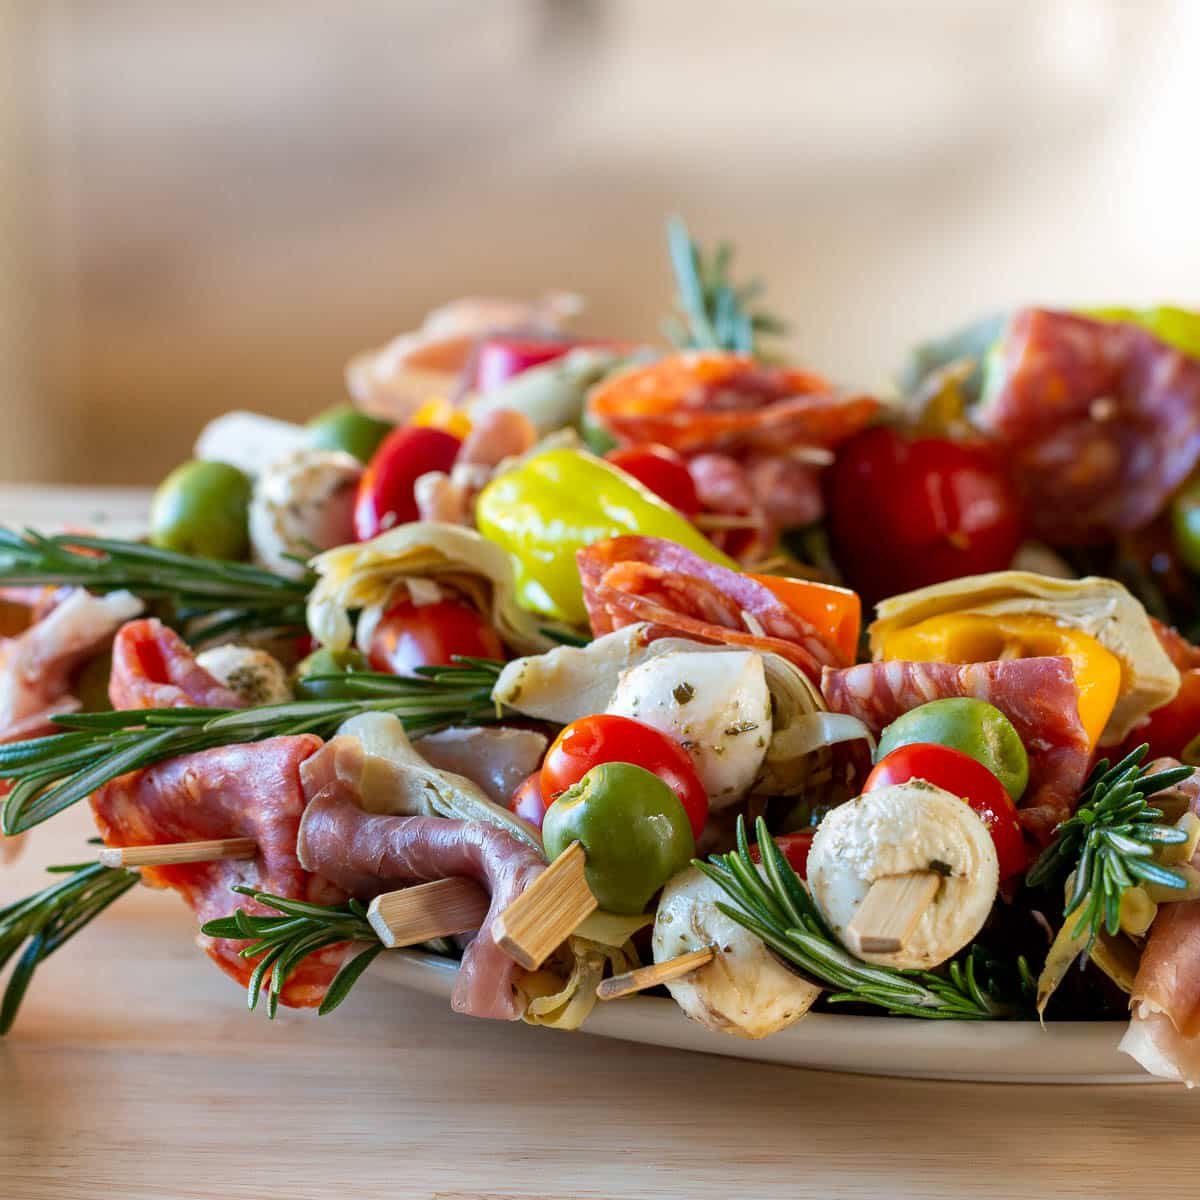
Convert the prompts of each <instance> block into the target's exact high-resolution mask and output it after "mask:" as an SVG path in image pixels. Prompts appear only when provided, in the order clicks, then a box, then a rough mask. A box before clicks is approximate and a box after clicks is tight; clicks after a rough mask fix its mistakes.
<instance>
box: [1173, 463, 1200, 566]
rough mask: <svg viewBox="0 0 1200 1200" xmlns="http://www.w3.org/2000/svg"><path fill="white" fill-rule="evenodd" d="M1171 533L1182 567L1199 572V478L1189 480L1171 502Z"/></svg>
mask: <svg viewBox="0 0 1200 1200" xmlns="http://www.w3.org/2000/svg"><path fill="white" fill-rule="evenodd" d="M1171 533H1172V534H1173V535H1174V541H1175V552H1176V553H1177V554H1178V555H1179V557H1180V558H1181V559H1182V560H1183V563H1184V565H1185V566H1186V567H1187V568H1188V569H1189V570H1192V571H1200V477H1197V478H1194V479H1190V480H1188V482H1187V483H1185V484H1184V485H1183V487H1181V488H1180V489H1179V491H1177V492H1176V493H1175V498H1174V499H1173V500H1172V501H1171Z"/></svg>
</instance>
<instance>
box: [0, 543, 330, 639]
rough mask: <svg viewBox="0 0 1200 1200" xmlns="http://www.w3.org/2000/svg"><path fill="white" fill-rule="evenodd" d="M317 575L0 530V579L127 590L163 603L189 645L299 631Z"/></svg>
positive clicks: (20, 583)
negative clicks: (245, 634)
mask: <svg viewBox="0 0 1200 1200" xmlns="http://www.w3.org/2000/svg"><path fill="white" fill-rule="evenodd" d="M316 580H317V577H316V575H314V574H313V573H312V572H306V573H305V575H304V576H303V577H302V578H300V579H287V578H285V577H284V576H282V575H277V574H275V572H273V571H266V570H264V569H263V568H261V567H255V566H251V565H250V564H249V563H240V562H227V561H225V560H223V559H216V558H199V557H195V556H193V555H189V554H177V553H175V552H174V551H172V550H160V549H158V548H157V547H155V546H150V545H146V544H144V543H142V542H131V541H123V540H121V539H119V538H102V537H86V536H84V535H82V534H56V535H54V536H53V537H47V536H45V535H44V534H40V533H35V532H34V531H32V530H26V531H25V533H23V534H18V533H14V532H13V531H12V530H9V529H0V584H2V585H4V586H6V587H17V586H37V585H44V586H54V587H66V586H76V587H85V588H87V589H88V590H89V591H92V592H96V593H98V594H104V593H107V592H118V591H129V592H132V593H133V594H134V595H135V596H139V597H140V598H141V599H143V600H148V601H161V602H163V603H165V604H167V605H168V606H169V607H170V610H171V611H170V616H171V619H172V620H173V622H174V623H176V624H178V625H180V626H181V627H183V628H184V629H185V632H187V633H188V635H189V637H190V640H192V641H195V642H200V641H206V640H209V639H212V638H215V637H218V636H220V637H228V636H229V635H230V634H233V633H241V632H246V631H248V630H252V629H272V630H280V631H293V630H295V631H303V630H304V627H305V625H304V602H305V600H306V598H307V596H308V593H309V592H310V591H311V590H312V588H313V586H314V585H315V583H316Z"/></svg>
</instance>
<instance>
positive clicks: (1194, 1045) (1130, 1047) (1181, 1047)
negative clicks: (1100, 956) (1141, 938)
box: [1121, 758, 1200, 1085]
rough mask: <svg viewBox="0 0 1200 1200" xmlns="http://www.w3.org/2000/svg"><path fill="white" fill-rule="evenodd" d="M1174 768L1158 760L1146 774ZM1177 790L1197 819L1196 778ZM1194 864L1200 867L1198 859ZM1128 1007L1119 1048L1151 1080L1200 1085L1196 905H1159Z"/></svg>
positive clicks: (1199, 784)
mask: <svg viewBox="0 0 1200 1200" xmlns="http://www.w3.org/2000/svg"><path fill="white" fill-rule="evenodd" d="M1177 765H1178V764H1177V762H1176V761H1175V760H1174V759H1169V758H1162V759H1157V760H1156V761H1155V762H1153V763H1151V764H1150V765H1149V767H1148V768H1147V769H1148V770H1151V771H1155V770H1164V769H1165V768H1167V767H1173V766H1177ZM1176 789H1177V790H1178V791H1180V792H1182V793H1183V794H1184V795H1185V796H1186V797H1187V799H1188V802H1189V803H1190V805H1191V808H1192V811H1193V812H1194V813H1196V814H1197V815H1200V774H1197V775H1193V776H1192V777H1191V779H1185V780H1184V781H1183V783H1181V784H1177V785H1176ZM1192 865H1193V866H1197V867H1200V854H1197V855H1196V856H1195V857H1194V858H1193V859H1192ZM1130 1003H1131V1008H1132V1017H1131V1020H1130V1022H1129V1032H1128V1033H1127V1034H1126V1035H1125V1037H1124V1039H1123V1040H1122V1042H1121V1049H1122V1050H1124V1051H1125V1052H1126V1053H1127V1054H1130V1055H1132V1056H1133V1057H1134V1058H1135V1059H1137V1061H1138V1062H1140V1063H1141V1064H1142V1066H1143V1067H1145V1068H1146V1070H1148V1071H1150V1072H1151V1073H1152V1074H1154V1075H1159V1076H1162V1077H1164V1078H1167V1079H1182V1080H1184V1081H1186V1082H1187V1083H1188V1084H1189V1085H1195V1084H1197V1083H1200V900H1182V901H1178V902H1176V903H1174V904H1163V905H1160V906H1159V910H1158V916H1156V917H1155V918H1154V924H1153V925H1152V926H1151V928H1150V936H1149V937H1148V938H1147V939H1146V947H1145V949H1144V950H1143V951H1142V960H1141V963H1140V965H1139V966H1138V973H1137V977H1136V979H1135V980H1134V983H1133V995H1132V997H1131V1000H1130Z"/></svg>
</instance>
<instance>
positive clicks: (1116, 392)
mask: <svg viewBox="0 0 1200 1200" xmlns="http://www.w3.org/2000/svg"><path fill="white" fill-rule="evenodd" d="M1002 356H1003V357H1002V362H1001V386H1000V387H999V389H998V390H996V391H994V392H993V393H992V394H991V395H990V396H989V397H988V398H987V399H985V401H984V402H983V404H982V405H981V407H980V408H979V410H978V412H977V414H976V420H977V422H978V424H979V425H980V426H982V427H983V428H984V429H986V430H988V431H989V432H991V433H992V434H994V435H995V436H996V437H998V438H999V439H1000V440H1001V442H1003V443H1004V446H1005V450H1006V455H1007V457H1008V461H1009V462H1010V464H1011V466H1012V469H1013V473H1014V477H1015V479H1016V481H1017V484H1018V486H1019V487H1020V488H1021V490H1022V491H1023V493H1024V496H1025V500H1026V513H1027V515H1028V518H1029V521H1030V523H1031V525H1032V530H1033V532H1034V533H1036V534H1037V535H1038V536H1039V537H1041V538H1043V539H1045V540H1046V541H1048V542H1051V543H1053V544H1058V545H1073V544H1078V543H1082V542H1089V541H1099V540H1103V539H1105V538H1106V537H1108V536H1110V535H1112V534H1113V533H1117V532H1121V531H1125V530H1132V529H1139V528H1141V527H1142V526H1143V525H1145V524H1147V523H1148V522H1149V521H1151V520H1152V519H1153V518H1154V517H1155V516H1156V515H1157V514H1158V513H1159V512H1160V511H1161V509H1162V507H1163V505H1164V504H1165V503H1166V500H1167V498H1168V496H1170V494H1171V492H1172V491H1174V489H1175V488H1176V487H1178V486H1179V484H1181V483H1182V482H1183V481H1184V479H1186V478H1187V476H1188V475H1189V474H1190V472H1191V470H1192V468H1193V467H1194V466H1195V465H1196V462H1197V460H1198V459H1200V361H1197V360H1196V359H1194V358H1191V357H1189V356H1188V355H1186V354H1183V353H1181V352H1180V351H1178V350H1176V349H1174V348H1173V347H1171V346H1167V345H1165V344H1164V343H1162V342H1160V341H1159V340H1158V339H1157V338H1155V337H1153V336H1151V335H1150V334H1149V333H1147V332H1146V331H1145V330H1142V329H1139V328H1137V327H1136V326H1134V325H1123V324H1115V323H1111V322H1107V321H1094V320H1091V319H1090V318H1087V317H1080V316H1075V315H1073V314H1070V313H1062V312H1050V311H1047V310H1046V309H1038V308H1030V309H1024V310H1022V311H1021V312H1019V313H1017V315H1016V316H1015V317H1014V318H1013V320H1012V323H1011V324H1010V325H1009V328H1008V333H1007V335H1006V337H1005V340H1004V342H1003V343H1002Z"/></svg>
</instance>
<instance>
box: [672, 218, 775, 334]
mask: <svg viewBox="0 0 1200 1200" xmlns="http://www.w3.org/2000/svg"><path fill="white" fill-rule="evenodd" d="M667 250H668V252H669V254H670V256H671V269H672V270H673V272H674V274H675V288H676V297H675V306H676V309H677V310H678V311H677V313H676V315H675V316H673V317H671V318H670V319H669V320H668V321H667V324H666V333H667V336H668V337H669V338H670V339H671V341H672V342H674V343H675V345H677V346H679V347H680V348H681V349H685V350H735V351H738V352H739V353H742V354H756V353H758V352H759V346H758V340H759V338H760V337H764V336H771V335H772V334H779V333H784V332H785V331H786V330H787V325H786V324H785V323H784V322H783V321H781V320H780V319H779V318H778V317H776V316H774V315H772V314H771V313H769V312H767V311H765V310H764V309H761V308H754V307H752V306H753V304H754V301H755V300H757V299H758V297H759V296H760V295H761V294H762V291H763V283H762V281H761V280H759V279H754V280H751V281H750V282H749V283H747V284H744V285H742V286H741V287H738V286H735V285H734V283H733V282H732V281H731V279H730V277H729V272H730V268H731V266H732V265H733V246H732V245H730V243H729V242H721V243H720V244H719V245H718V246H717V248H716V250H715V251H714V252H713V254H712V256H711V257H706V256H705V255H704V253H703V252H702V251H701V249H700V247H699V246H698V245H697V244H696V242H694V241H693V240H692V238H691V236H690V235H689V233H688V231H687V226H686V225H684V223H683V221H681V220H680V219H679V218H678V217H672V218H671V219H670V220H669V221H668V222H667Z"/></svg>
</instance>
